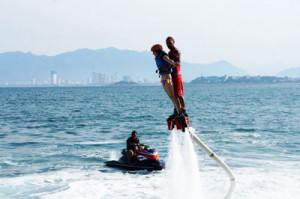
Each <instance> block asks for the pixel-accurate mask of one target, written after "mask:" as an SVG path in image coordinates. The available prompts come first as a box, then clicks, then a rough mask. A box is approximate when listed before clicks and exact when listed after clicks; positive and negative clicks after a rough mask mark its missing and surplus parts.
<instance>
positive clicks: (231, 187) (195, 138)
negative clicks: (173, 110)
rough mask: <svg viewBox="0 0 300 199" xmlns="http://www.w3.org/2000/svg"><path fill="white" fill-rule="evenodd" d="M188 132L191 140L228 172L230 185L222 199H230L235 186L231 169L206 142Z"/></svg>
mask: <svg viewBox="0 0 300 199" xmlns="http://www.w3.org/2000/svg"><path fill="white" fill-rule="evenodd" d="M188 132H189V134H190V137H191V138H192V140H194V142H195V143H196V144H197V145H199V147H200V148H201V149H202V150H203V151H204V152H205V153H206V154H207V155H208V156H209V157H211V158H213V159H214V160H215V162H216V163H217V164H218V165H219V166H221V167H222V168H223V169H224V170H225V172H226V173H227V174H228V176H229V179H230V187H229V190H228V192H227V194H226V196H225V198H224V199H230V198H231V195H232V192H233V190H234V188H235V177H234V175H233V173H232V171H231V170H230V168H229V167H228V165H227V164H226V163H225V162H224V161H223V160H221V159H220V158H219V157H218V156H217V154H215V153H214V152H213V151H212V150H211V149H210V148H209V147H208V146H206V144H205V143H204V142H203V141H202V140H201V139H200V138H198V137H197V136H196V135H195V134H194V133H193V132H191V131H190V130H188Z"/></svg>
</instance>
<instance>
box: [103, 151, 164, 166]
mask: <svg viewBox="0 0 300 199" xmlns="http://www.w3.org/2000/svg"><path fill="white" fill-rule="evenodd" d="M121 153H122V157H121V158H120V159H119V160H118V161H117V160H111V161H107V162H105V164H106V165H107V166H109V167H116V168H120V169H125V170H148V171H153V170H162V169H164V168H165V162H164V161H163V160H159V159H158V153H157V149H154V148H150V147H149V146H147V145H141V146H140V147H139V148H138V149H137V150H136V154H137V157H136V159H135V160H133V161H132V162H131V163H129V156H128V152H127V150H126V149H123V150H122V152H121Z"/></svg>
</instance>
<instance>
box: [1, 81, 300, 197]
mask: <svg viewBox="0 0 300 199" xmlns="http://www.w3.org/2000/svg"><path fill="white" fill-rule="evenodd" d="M184 88H185V99H186V106H187V112H188V114H189V117H190V126H191V127H193V128H194V129H195V131H196V134H197V136H198V137H200V138H201V139H202V140H203V141H204V142H205V143H206V144H207V145H208V146H209V147H210V148H211V149H212V150H214V152H216V154H218V155H219V156H220V157H221V158H222V159H223V160H224V161H225V162H226V163H227V164H228V165H229V167H230V168H231V169H232V171H233V172H234V174H235V176H236V179H237V187H236V190H235V192H234V194H233V198H236V199H241V198H245V199H249V198H258V199H260V198H264V199H267V198H270V199H271V198H272V199H274V198H278V199H281V198H285V199H287V198H294V199H297V198H300V189H299V188H300V85H299V84H273V85H262V84H259V85H255V84H253V85H252V84H249V85H248V84H245V85H237V84H235V85H185V86H184ZM172 112H173V107H172V104H171V101H170V100H169V99H168V97H167V96H166V94H165V93H164V91H163V89H162V88H161V86H133V87H130V86H120V87H118V86H112V87H51V88H0V198H73V199H74V198H132V197H133V198H168V196H167V194H166V193H167V192H168V191H166V190H165V187H166V183H165V181H166V180H167V179H166V178H167V175H166V171H165V170H163V171H156V172H148V171H138V172H127V171H122V170H118V169H115V168H108V167H106V166H105V165H104V162H105V161H107V160H111V159H118V158H119V157H120V155H121V154H120V151H121V149H122V148H125V147H126V146H125V143H126V139H127V138H128V137H129V136H130V134H131V131H132V130H136V131H137V132H138V136H139V139H140V141H141V142H142V143H145V144H148V145H150V146H152V147H155V148H157V149H158V152H159V158H160V159H163V160H167V157H168V149H169V143H170V132H169V131H168V130H167V123H166V118H167V117H168V116H169V115H170V114H171V113H172ZM178 133H182V132H179V131H178ZM195 150H196V153H197V160H198V162H199V171H200V173H201V181H202V182H201V185H200V184H199V187H200V186H201V188H202V189H203V194H202V196H201V197H198V198H223V197H224V193H226V190H227V188H228V182H227V181H228V178H227V176H226V174H224V172H223V171H222V170H221V169H220V167H218V165H217V164H215V162H213V161H212V160H211V159H210V158H209V157H207V156H206V155H205V154H204V153H203V152H202V151H201V149H199V148H198V147H197V146H195ZM166 163H167V164H168V162H166ZM178 172H180V171H178Z"/></svg>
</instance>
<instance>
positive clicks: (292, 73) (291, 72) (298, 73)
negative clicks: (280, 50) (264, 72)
mask: <svg viewBox="0 0 300 199" xmlns="http://www.w3.org/2000/svg"><path fill="white" fill-rule="evenodd" d="M276 76H278V77H294V78H295V77H300V67H299V68H290V69H286V70H283V71H281V72H279V73H277V75H276Z"/></svg>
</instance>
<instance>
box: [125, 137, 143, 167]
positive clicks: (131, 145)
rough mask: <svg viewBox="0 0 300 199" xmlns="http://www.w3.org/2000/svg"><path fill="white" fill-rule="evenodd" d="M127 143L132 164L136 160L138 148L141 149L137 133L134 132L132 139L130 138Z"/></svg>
mask: <svg viewBox="0 0 300 199" xmlns="http://www.w3.org/2000/svg"><path fill="white" fill-rule="evenodd" d="M126 143H127V152H128V156H129V163H131V162H132V161H133V160H134V159H136V156H137V155H136V151H135V150H136V147H137V146H138V147H140V146H141V145H140V141H139V139H138V138H137V132H136V131H132V133H131V137H129V138H128V139H127V141H126Z"/></svg>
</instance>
